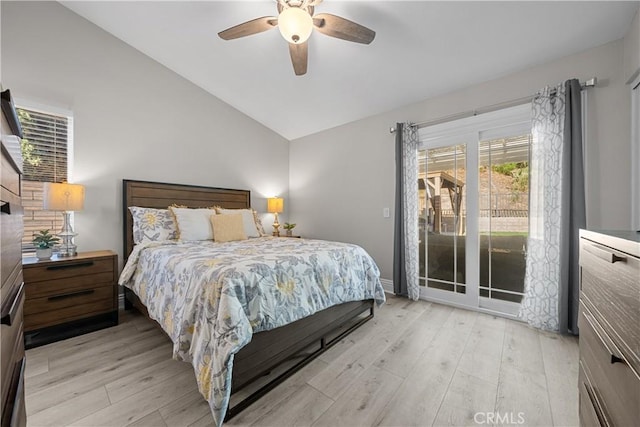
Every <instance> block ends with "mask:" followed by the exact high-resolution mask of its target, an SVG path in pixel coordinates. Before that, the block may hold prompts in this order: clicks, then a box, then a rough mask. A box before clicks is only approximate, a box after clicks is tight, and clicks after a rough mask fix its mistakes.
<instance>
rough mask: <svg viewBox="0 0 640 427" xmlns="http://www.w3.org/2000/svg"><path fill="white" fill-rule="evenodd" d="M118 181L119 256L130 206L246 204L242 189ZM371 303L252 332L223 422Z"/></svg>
mask: <svg viewBox="0 0 640 427" xmlns="http://www.w3.org/2000/svg"><path fill="white" fill-rule="evenodd" d="M122 184H123V218H124V236H123V241H124V253H123V254H124V259H125V261H126V259H127V258H128V256H129V254H130V253H131V251H132V249H133V218H132V216H131V213H130V212H129V209H128V208H129V207H130V206H141V207H150V208H158V209H166V208H167V206H170V205H171V204H173V203H175V204H178V205H184V206H188V207H192V208H202V207H211V206H221V207H223V208H228V209H242V208H250V207H251V193H250V192H249V191H247V190H231V189H225V188H212V187H200V186H193V185H180V184H167V183H159V182H148V181H133V180H123V181H122ZM124 295H125V308H126V309H131V308H136V309H138V310H139V311H140V312H142V313H143V314H145V315H146V316H148V313H147V310H146V308H145V307H144V305H143V304H142V303H141V301H140V299H139V298H138V297H137V296H136V295H135V294H134V293H133V291H131V290H130V289H127V288H124ZM373 307H374V304H373V300H364V301H354V302H348V303H344V304H340V305H337V306H334V307H330V308H328V309H326V310H322V311H320V312H318V313H316V314H314V315H312V316H309V317H306V318H303V319H300V320H298V321H296V322H294V323H291V324H289V325H285V326H282V327H280V328H276V329H273V330H270V331H264V332H259V333H256V334H254V335H253V338H252V340H251V342H250V343H249V344H247V345H246V346H245V347H243V348H242V349H240V351H239V352H238V353H237V354H236V355H235V358H234V363H233V371H232V385H231V403H230V405H229V410H228V411H227V414H226V416H225V421H226V420H228V419H230V418H232V417H234V416H235V415H237V414H238V413H239V412H240V411H242V410H243V409H245V408H246V407H247V406H249V405H251V404H252V403H253V402H255V401H256V400H258V399H259V398H260V397H262V396H263V395H264V394H266V393H267V392H268V391H269V390H271V389H273V388H274V387H275V386H277V385H278V384H280V383H281V382H282V381H284V380H285V379H287V378H288V377H290V376H291V375H293V374H294V373H295V372H297V371H298V370H299V369H300V368H302V367H303V366H305V365H306V364H308V363H309V362H311V361H312V360H313V359H315V358H316V357H317V356H319V355H320V354H322V353H323V352H325V351H326V350H327V349H329V348H330V347H331V346H332V345H334V344H335V343H337V342H338V341H340V340H341V339H342V338H343V337H344V336H346V335H347V334H349V333H351V332H352V331H353V330H355V329H356V328H357V327H359V326H361V325H362V324H364V323H365V322H366V321H368V320H370V319H371V318H373V312H374V308H373ZM238 400H239V401H238ZM234 401H238V402H237V403H235V402H234ZM232 405H233V406H232Z"/></svg>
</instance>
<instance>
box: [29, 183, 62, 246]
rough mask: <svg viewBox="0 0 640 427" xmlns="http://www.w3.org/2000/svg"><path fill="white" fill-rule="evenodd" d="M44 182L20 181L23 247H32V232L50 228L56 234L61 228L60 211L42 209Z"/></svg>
mask: <svg viewBox="0 0 640 427" xmlns="http://www.w3.org/2000/svg"><path fill="white" fill-rule="evenodd" d="M43 195H44V183H42V182H35V181H22V206H23V208H24V236H23V238H22V247H23V249H29V248H32V247H33V245H32V244H31V240H32V239H33V233H35V232H37V231H39V230H50V231H51V234H56V233H57V232H58V231H60V230H61V229H62V221H63V218H62V213H61V212H54V211H45V210H42V202H43V198H44V197H43Z"/></svg>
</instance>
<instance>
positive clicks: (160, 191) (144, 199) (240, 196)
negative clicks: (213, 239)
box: [122, 179, 251, 261]
mask: <svg viewBox="0 0 640 427" xmlns="http://www.w3.org/2000/svg"><path fill="white" fill-rule="evenodd" d="M174 203H175V204H177V205H184V206H188V207H190V208H208V207H212V206H221V207H223V208H227V209H244V208H250V207H251V192H250V191H248V190H231V189H228V188H214V187H200V186H197V185H182V184H167V183H164V182H149V181H132V180H129V179H123V180H122V205H123V206H122V208H123V212H122V214H123V218H124V238H123V241H124V252H123V256H124V260H125V261H126V260H127V258H128V257H129V254H130V253H131V251H132V250H133V217H132V216H131V212H129V206H140V207H145V208H156V209H166V208H167V207H168V206H170V205H172V204H174Z"/></svg>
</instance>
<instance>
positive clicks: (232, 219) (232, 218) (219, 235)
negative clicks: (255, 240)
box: [210, 213, 247, 242]
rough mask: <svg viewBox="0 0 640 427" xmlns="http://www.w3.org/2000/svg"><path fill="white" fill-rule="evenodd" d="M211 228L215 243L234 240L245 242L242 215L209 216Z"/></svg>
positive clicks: (245, 235) (245, 236)
mask: <svg viewBox="0 0 640 427" xmlns="http://www.w3.org/2000/svg"><path fill="white" fill-rule="evenodd" d="M210 220H211V225H212V227H213V240H214V241H216V242H231V241H234V240H246V239H247V234H246V233H245V232H244V224H243V221H242V214H239V213H238V214H228V215H211V217H210Z"/></svg>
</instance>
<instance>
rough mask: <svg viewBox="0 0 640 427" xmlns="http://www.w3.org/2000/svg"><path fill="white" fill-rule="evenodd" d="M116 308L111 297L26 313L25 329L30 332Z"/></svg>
mask: <svg viewBox="0 0 640 427" xmlns="http://www.w3.org/2000/svg"><path fill="white" fill-rule="evenodd" d="M114 310H115V308H114V304H113V297H111V298H109V299H103V300H99V301H94V302H89V303H86V304H74V305H72V306H68V307H64V308H61V309H58V310H51V311H45V312H42V313H37V314H25V316H24V330H25V332H28V331H32V330H34V329H40V328H44V327H47V326H53V325H58V324H60V323H65V322H71V321H73V320H78V319H83V318H85V317H89V316H94V315H97V314H101V313H107V312H110V311H114Z"/></svg>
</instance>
